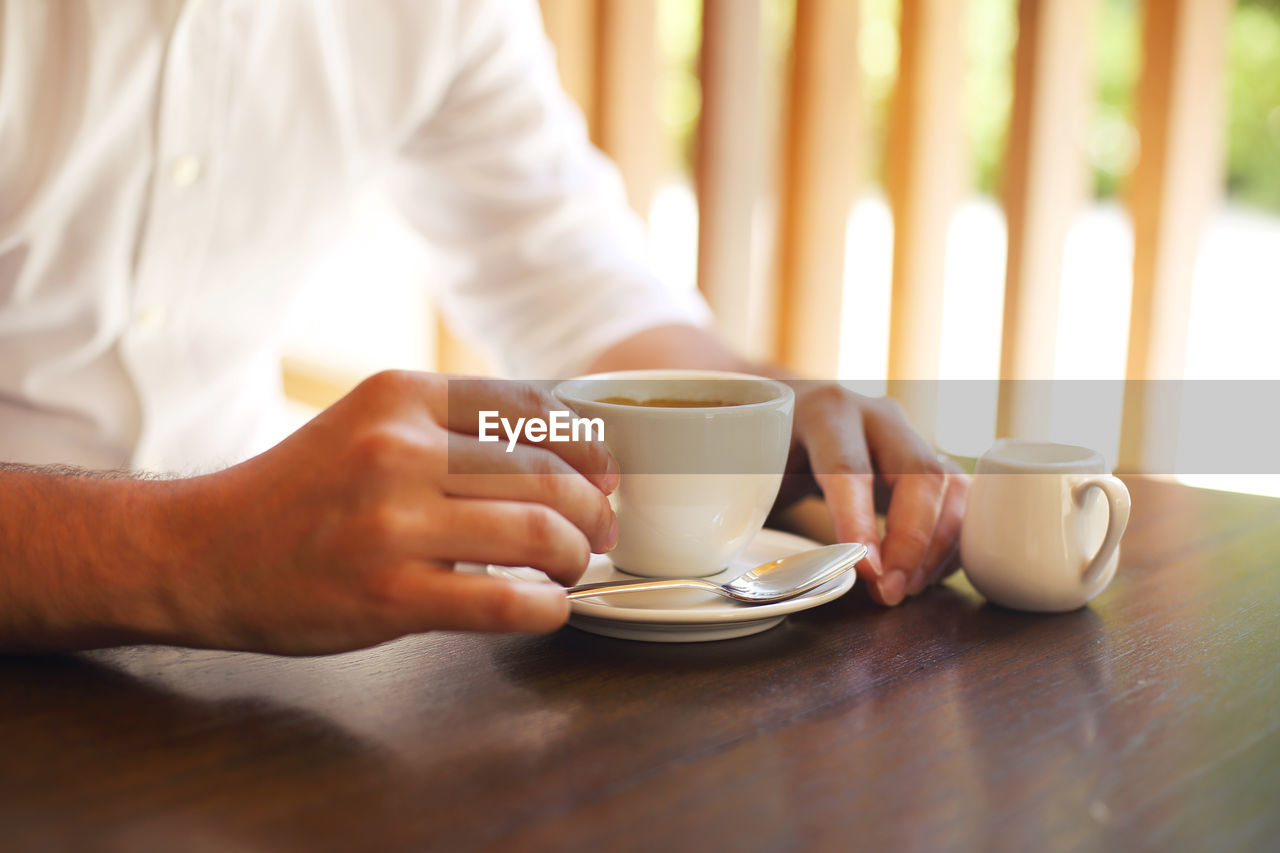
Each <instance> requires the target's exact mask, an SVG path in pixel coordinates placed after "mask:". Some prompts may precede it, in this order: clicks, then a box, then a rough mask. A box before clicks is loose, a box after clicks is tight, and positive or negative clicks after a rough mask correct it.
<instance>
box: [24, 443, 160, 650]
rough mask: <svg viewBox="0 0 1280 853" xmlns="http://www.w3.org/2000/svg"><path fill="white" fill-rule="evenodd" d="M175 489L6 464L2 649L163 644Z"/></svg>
mask: <svg viewBox="0 0 1280 853" xmlns="http://www.w3.org/2000/svg"><path fill="white" fill-rule="evenodd" d="M175 485H176V484H175V483H170V482H165V481H154V480H153V481H147V480H136V479H129V478H127V477H118V476H104V475H100V474H96V473H94V472H78V471H70V470H66V469H60V468H43V469H42V468H20V467H14V466H3V467H0V651H50V650H69V649H79V648H91V647H96V646H108V645H121V644H126V643H134V642H145V641H159V640H162V639H167V638H168V635H169V633H170V630H169V628H170V626H171V625H172V624H174V623H173V620H172V618H171V612H170V610H171V606H170V602H169V601H167V598H166V596H167V592H166V590H167V589H168V584H167V583H166V572H168V571H172V569H173V561H174V556H175V555H174V554H173V553H172V548H171V543H172V542H173V541H174V538H173V536H174V533H173V531H172V530H170V529H168V527H167V525H166V521H165V518H166V515H170V514H171V513H172V512H173V507H172V503H171V500H170V499H171V497H172V494H171V493H172V492H173V490H174V487H175Z"/></svg>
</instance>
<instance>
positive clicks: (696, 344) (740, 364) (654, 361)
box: [589, 325, 778, 375]
mask: <svg viewBox="0 0 1280 853" xmlns="http://www.w3.org/2000/svg"><path fill="white" fill-rule="evenodd" d="M662 368H691V369H696V370H731V371H737V372H751V373H760V372H761V371H765V372H766V373H768V374H769V375H772V374H774V373H777V372H778V371H776V370H773V369H770V368H767V367H765V366H763V365H758V364H753V363H751V362H750V361H748V360H747V359H745V358H742V357H741V356H739V355H737V354H736V353H734V352H733V351H732V350H730V349H729V348H728V347H727V346H725V344H724V343H723V342H722V341H721V340H720V339H719V338H718V337H716V336H715V335H714V334H713V333H711V332H709V331H707V330H706V329H700V328H698V327H696V326H679V325H671V326H658V327H655V328H652V329H646V330H645V331H643V332H640V333H639V334H636V335H632V336H631V337H629V338H626V339H625V340H622V341H619V342H618V343H616V344H614V345H613V346H612V347H610V348H609V349H607V350H605V351H604V352H603V353H601V354H600V355H599V356H598V357H597V358H596V360H595V361H594V362H593V363H592V364H591V367H590V370H589V372H591V373H601V372H604V371H609V370H640V369H662Z"/></svg>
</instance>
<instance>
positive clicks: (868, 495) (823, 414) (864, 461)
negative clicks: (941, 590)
mask: <svg viewBox="0 0 1280 853" xmlns="http://www.w3.org/2000/svg"><path fill="white" fill-rule="evenodd" d="M850 402H851V401H849V400H848V398H847V397H845V396H843V395H823V396H814V397H810V398H809V399H807V400H805V401H803V402H802V403H801V405H799V406H797V411H796V435H797V437H798V438H799V439H800V441H801V442H802V443H803V444H804V445H805V449H806V451H807V452H808V455H809V466H810V468H811V469H812V470H813V472H814V475H813V476H814V480H815V481H816V482H817V483H818V486H819V487H820V488H821V489H822V494H823V497H824V498H825V499H826V502H827V509H828V510H829V512H830V513H831V520H832V523H833V525H834V526H835V532H836V538H837V539H838V540H839V541H841V542H861V543H863V544H864V545H866V546H867V556H866V557H865V558H863V560H862V561H861V562H860V563H858V566H857V571H858V574H859V575H860V576H861V577H862V578H863V579H864V580H866V581H867V584H868V587H869V588H870V590H871V595H872V597H873V598H874V599H875V600H876V601H877V602H879V603H881V604H886V603H889V604H896V603H897V602H898V601H901V600H902V597H903V595H904V594H905V590H906V579H905V578H899V579H894V580H892V581H891V582H890V583H889V584H888V586H887V587H886V581H887V580H888V579H886V578H885V577H884V576H883V572H882V566H881V562H880V549H879V543H880V535H879V531H878V529H877V527H876V512H875V497H874V484H875V477H874V475H873V474H872V470H871V457H870V454H869V452H868V449H867V442H866V437H865V435H864V434H863V431H862V421H861V417H860V416H859V415H858V413H857V412H856V411H851V410H850V409H851V406H850Z"/></svg>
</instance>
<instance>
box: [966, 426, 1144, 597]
mask: <svg viewBox="0 0 1280 853" xmlns="http://www.w3.org/2000/svg"><path fill="white" fill-rule="evenodd" d="M1128 523H1129V490H1128V489H1127V488H1125V485H1124V483H1122V482H1120V480H1118V479H1116V478H1115V477H1113V476H1111V475H1110V474H1108V473H1107V471H1106V463H1105V462H1104V461H1103V459H1102V455H1101V454H1100V453H1098V452H1096V451H1094V450H1089V449H1088V448H1084V447H1076V446H1074V445H1069V444H1054V443H1049V442H1032V441H1021V440H1015V439H1003V440H1001V441H997V442H996V443H995V444H994V445H993V446H992V447H991V449H990V450H988V451H987V452H986V453H985V454H983V456H982V458H981V459H979V460H978V464H977V467H976V468H975V469H974V476H973V484H972V486H971V487H970V489H969V497H968V501H967V505H966V508H965V514H964V525H963V527H962V529H961V535H960V560H961V564H962V565H963V566H964V571H965V574H966V575H967V576H968V578H969V582H970V583H972V584H973V586H974V588H975V589H977V590H978V592H980V593H982V595H983V596H984V597H986V598H987V599H988V600H989V601H993V602H995V603H996V604H1001V605H1004V606H1005V607H1012V608H1016V609H1018V610H1035V611H1043V612H1054V611H1064V610H1075V609H1076V608H1078V607H1082V606H1083V605H1084V604H1086V603H1087V602H1088V601H1089V600H1090V599H1092V598H1093V597H1094V596H1095V595H1097V594H1098V593H1100V592H1102V590H1104V589H1105V588H1106V586H1107V584H1108V583H1110V582H1111V578H1112V576H1113V575H1114V574H1115V571H1116V564H1117V563H1118V561H1119V558H1120V537H1121V536H1123V535H1124V529H1125V526H1126V525H1127V524H1128Z"/></svg>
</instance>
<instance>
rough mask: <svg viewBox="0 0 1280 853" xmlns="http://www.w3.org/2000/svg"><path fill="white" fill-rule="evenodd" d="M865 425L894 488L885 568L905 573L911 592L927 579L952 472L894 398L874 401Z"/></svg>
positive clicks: (880, 465)
mask: <svg viewBox="0 0 1280 853" xmlns="http://www.w3.org/2000/svg"><path fill="white" fill-rule="evenodd" d="M865 424H866V430H867V438H868V444H869V446H870V448H871V453H872V456H873V458H874V459H875V463H876V469H877V470H878V471H879V472H880V476H881V477H882V478H883V479H884V481H885V483H886V484H887V485H888V486H889V487H890V488H891V489H892V495H891V497H890V499H889V509H888V512H886V514H885V536H884V542H883V554H884V568H885V572H886V574H888V573H891V572H900V573H901V574H902V575H903V576H904V578H905V579H906V581H907V583H906V587H905V589H906V591H907V593H908V594H910V591H911V590H913V589H915V590H918V589H921V588H923V586H924V583H925V580H926V576H925V574H924V561H925V556H926V554H927V553H928V551H929V546H930V544H931V543H932V541H933V538H934V531H935V530H936V528H937V526H938V519H939V516H940V514H941V512H942V504H943V498H944V497H945V496H946V491H947V472H946V471H945V470H944V468H943V466H942V463H941V462H939V460H938V456H937V454H936V453H935V452H934V450H933V448H931V447H930V446H929V444H928V443H927V442H926V441H925V440H924V439H923V438H921V437H920V435H919V434H918V433H917V432H916V431H915V430H914V429H913V428H912V427H911V424H910V423H908V421H907V419H906V417H905V416H904V415H903V413H902V408H901V406H899V405H898V404H897V403H896V402H894V401H893V400H889V399H884V400H877V401H875V404H874V405H871V406H868V407H867V408H866V409H865Z"/></svg>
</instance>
